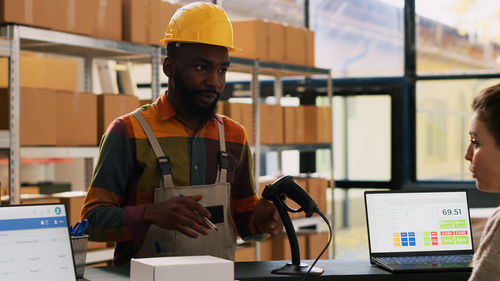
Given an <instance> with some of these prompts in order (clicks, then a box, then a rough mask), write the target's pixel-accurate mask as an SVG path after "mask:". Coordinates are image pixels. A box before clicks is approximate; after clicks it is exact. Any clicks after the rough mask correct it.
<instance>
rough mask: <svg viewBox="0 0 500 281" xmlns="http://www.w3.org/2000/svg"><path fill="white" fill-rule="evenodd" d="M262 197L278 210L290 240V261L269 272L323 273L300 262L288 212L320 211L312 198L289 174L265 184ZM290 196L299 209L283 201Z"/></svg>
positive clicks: (308, 214)
mask: <svg viewBox="0 0 500 281" xmlns="http://www.w3.org/2000/svg"><path fill="white" fill-rule="evenodd" d="M262 197H264V198H265V199H267V200H269V201H272V202H273V203H274V205H275V206H276V209H277V210H278V213H279V215H280V217H281V221H282V222H283V226H284V227H285V230H286V234H287V236H288V241H289V242H290V249H291V252H292V263H287V264H286V265H284V266H283V267H280V268H277V269H274V270H272V271H271V273H274V274H286V275H304V274H311V275H320V274H322V273H323V269H321V268H317V267H314V264H313V267H311V266H309V265H308V264H306V263H301V262H300V249H299V243H298V242H297V235H296V234H295V229H294V228H293V224H292V221H291V220H290V216H289V215H288V212H293V213H296V212H301V211H304V212H305V213H306V217H307V218H309V217H311V216H312V215H313V214H314V213H320V214H321V212H320V210H319V209H318V206H317V205H316V203H315V202H314V200H313V199H312V198H311V196H309V194H307V192H306V191H305V190H304V189H302V187H300V186H299V185H298V184H297V183H295V181H294V180H293V177H291V176H282V177H280V178H278V179H277V180H275V181H274V182H273V183H271V184H268V185H266V187H265V188H264V191H263V192H262ZM287 197H288V198H290V199H292V200H293V201H295V202H296V203H297V204H299V205H300V208H299V209H293V208H290V207H289V206H288V205H286V203H285V202H284V201H285V199H286V198H287Z"/></svg>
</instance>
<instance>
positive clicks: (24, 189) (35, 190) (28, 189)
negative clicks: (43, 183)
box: [21, 186, 40, 194]
mask: <svg viewBox="0 0 500 281" xmlns="http://www.w3.org/2000/svg"><path fill="white" fill-rule="evenodd" d="M21 194H40V187H38V186H21Z"/></svg>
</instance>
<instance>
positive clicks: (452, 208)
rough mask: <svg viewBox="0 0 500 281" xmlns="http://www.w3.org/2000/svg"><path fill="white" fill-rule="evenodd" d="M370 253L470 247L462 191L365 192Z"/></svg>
mask: <svg viewBox="0 0 500 281" xmlns="http://www.w3.org/2000/svg"><path fill="white" fill-rule="evenodd" d="M365 200H366V214H367V220H368V232H369V237H370V250H371V252H372V253H393V252H427V251H453V250H472V236H471V230H470V221H469V208H468V204H467V194H466V192H465V191H456V192H454V191H453V192H451V191H447V192H380V193H379V192H373V193H369V192H368V193H366V194H365Z"/></svg>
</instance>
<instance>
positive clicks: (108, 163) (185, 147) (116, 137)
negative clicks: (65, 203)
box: [81, 94, 258, 264]
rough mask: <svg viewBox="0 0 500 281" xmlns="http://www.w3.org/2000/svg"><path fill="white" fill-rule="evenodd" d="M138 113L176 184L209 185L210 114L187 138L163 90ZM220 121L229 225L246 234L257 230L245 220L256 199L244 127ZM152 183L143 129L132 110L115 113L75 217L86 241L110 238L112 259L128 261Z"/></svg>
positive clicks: (212, 160)
mask: <svg viewBox="0 0 500 281" xmlns="http://www.w3.org/2000/svg"><path fill="white" fill-rule="evenodd" d="M140 110H141V111H142V114H143V116H144V118H145V119H146V121H147V122H148V124H149V126H150V127H151V129H152V130H153V133H154V135H155V136H156V138H157V139H158V141H159V143H160V145H161V147H162V149H163V151H164V153H165V155H166V156H168V157H169V158H170V161H171V170H172V178H173V182H174V185H175V186H191V185H201V184H212V183H215V180H216V175H217V170H218V161H217V155H218V152H219V139H218V131H217V124H216V122H217V121H216V118H211V119H210V120H209V121H207V122H206V123H205V124H204V126H203V127H202V128H201V129H200V130H199V131H198V132H196V134H195V135H194V136H192V137H191V136H190V135H192V134H189V133H188V131H187V130H188V129H187V128H186V127H185V126H184V125H183V123H182V121H181V119H180V118H179V117H178V116H177V114H176V112H175V110H174V108H173V107H172V105H171V104H170V102H169V101H168V99H167V95H166V94H163V95H162V96H160V97H159V98H158V99H157V100H156V102H154V103H153V104H152V105H145V106H143V107H141V109H140ZM222 119H223V121H224V133H225V139H226V150H227V152H228V154H229V157H228V160H229V169H228V175H227V180H228V182H229V183H231V198H230V200H231V201H230V202H231V215H232V219H233V226H234V228H235V231H236V233H237V234H239V236H240V237H243V238H245V237H249V236H252V235H255V234H256V233H254V232H255V228H254V227H252V225H253V223H252V219H251V210H252V209H253V207H254V206H255V204H256V203H257V201H258V197H257V195H256V194H255V191H254V189H253V186H254V181H253V173H252V167H253V163H252V156H251V152H250V146H249V144H248V141H247V136H246V131H245V129H244V128H243V127H242V126H241V125H240V124H238V123H237V122H235V121H233V120H231V119H230V118H228V117H226V116H222ZM158 187H159V172H158V167H157V160H156V156H155V154H154V152H153V149H152V147H151V145H150V144H149V141H148V139H147V137H146V135H145V133H144V131H143V129H142V127H141V126H140V124H139V122H138V121H137V119H135V117H133V116H132V115H131V114H126V115H124V116H121V117H119V118H117V119H116V120H114V121H113V122H112V123H111V124H110V126H109V128H108V129H107V131H106V133H105V134H104V135H103V137H102V140H101V144H100V153H99V160H98V162H97V165H96V167H95V170H94V175H93V178H92V182H91V186H90V187H89V189H88V192H87V196H86V198H85V202H84V206H83V208H82V215H81V216H82V218H87V219H88V220H89V228H88V230H87V233H88V234H89V236H90V240H93V241H109V242H111V241H113V242H117V243H116V248H115V257H114V262H115V264H124V263H128V262H129V261H130V259H131V258H132V257H134V255H135V253H136V251H137V250H138V249H139V248H140V246H141V243H142V241H143V239H144V237H145V234H146V232H147V229H148V227H147V226H146V225H145V223H144V218H143V214H144V208H145V204H149V203H152V202H153V191H154V189H155V188H158Z"/></svg>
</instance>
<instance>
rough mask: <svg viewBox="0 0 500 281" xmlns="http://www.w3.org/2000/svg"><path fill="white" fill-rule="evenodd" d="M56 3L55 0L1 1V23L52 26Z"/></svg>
mask: <svg viewBox="0 0 500 281" xmlns="http://www.w3.org/2000/svg"><path fill="white" fill-rule="evenodd" d="M55 5H56V3H55V0H37V1H33V0H3V1H0V23H18V24H23V25H32V26H38V27H42V28H51V27H52V26H53V23H54V20H55V13H54V7H55Z"/></svg>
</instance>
